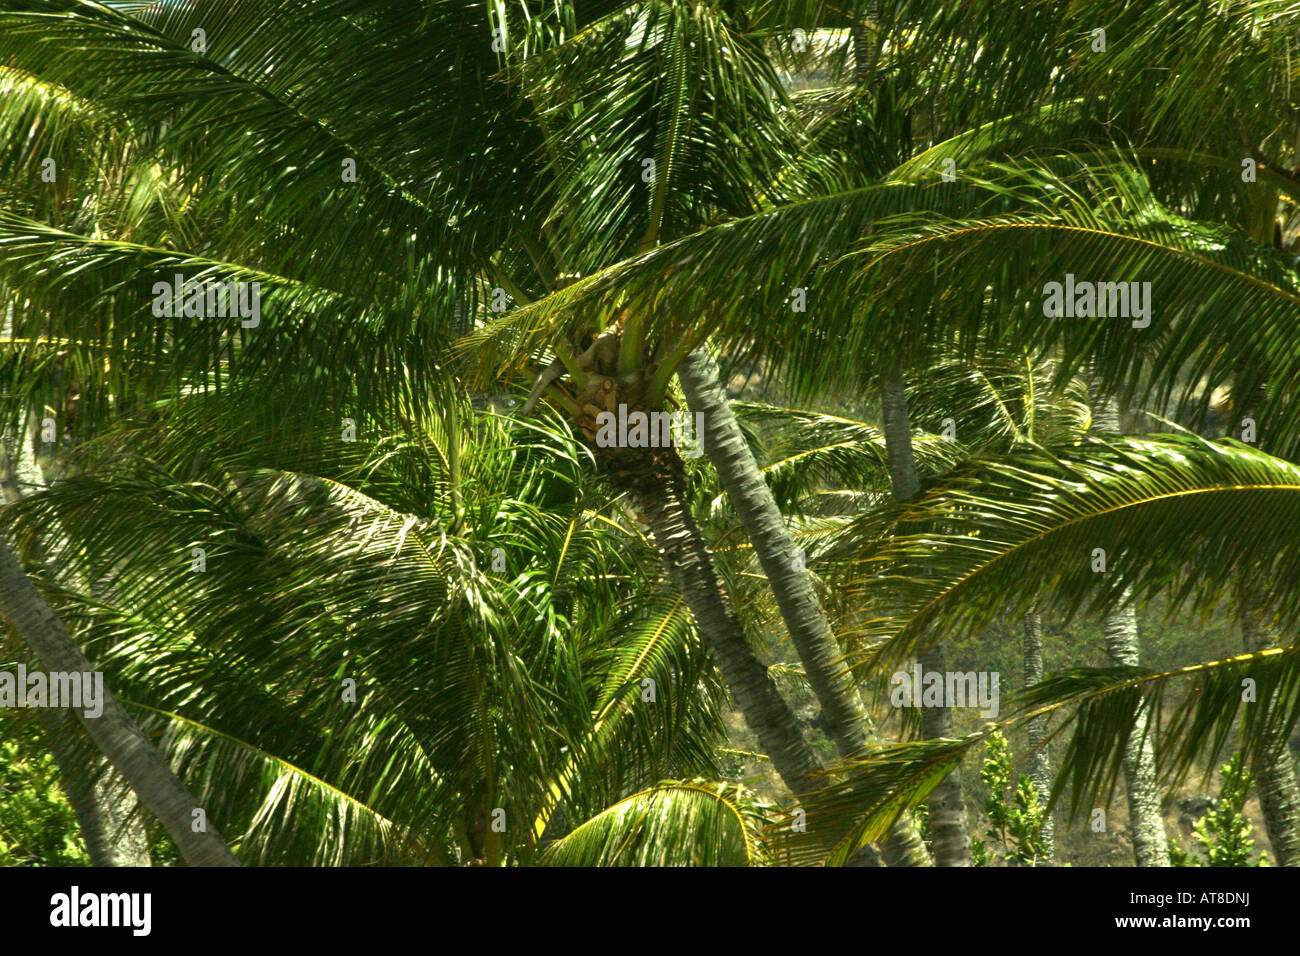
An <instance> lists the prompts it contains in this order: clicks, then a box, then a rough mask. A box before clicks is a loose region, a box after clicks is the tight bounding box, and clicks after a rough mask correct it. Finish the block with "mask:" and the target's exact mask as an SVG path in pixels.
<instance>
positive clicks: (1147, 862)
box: [1094, 400, 1170, 866]
mask: <svg viewBox="0 0 1300 956" xmlns="http://www.w3.org/2000/svg"><path fill="white" fill-rule="evenodd" d="M1094 426H1095V427H1096V428H1097V429H1098V430H1100V431H1109V432H1118V431H1119V430H1120V423H1119V407H1118V406H1117V405H1116V404H1115V402H1114V400H1111V401H1108V402H1106V403H1105V405H1103V406H1102V407H1101V408H1099V409H1098V410H1097V411H1096V412H1095V413H1094ZM1127 598H1128V593H1127V592H1125V595H1124V599H1125V600H1127ZM1101 630H1102V634H1103V635H1104V636H1105V638H1106V653H1107V654H1108V655H1110V659H1111V660H1112V661H1114V662H1115V663H1116V664H1126V665H1129V666H1136V665H1137V664H1138V663H1139V662H1140V660H1141V642H1140V641H1139V639H1138V623H1137V611H1135V610H1134V609H1133V607H1132V606H1125V607H1123V608H1121V609H1119V610H1116V611H1112V612H1111V613H1109V614H1107V615H1106V617H1105V619H1104V620H1103V621H1102V626H1101ZM1150 723H1151V719H1150V714H1149V713H1148V712H1147V711H1146V710H1145V709H1143V710H1141V711H1140V712H1139V713H1138V717H1137V720H1136V721H1135V722H1134V725H1133V732H1132V734H1131V735H1130V736H1129V739H1128V741H1127V743H1126V744H1125V746H1124V786H1125V789H1126V790H1127V791H1128V816H1129V829H1130V830H1131V831H1132V835H1133V856H1134V858H1135V859H1136V861H1137V865H1138V866H1169V865H1170V863H1169V839H1168V837H1167V836H1166V835H1165V821H1164V816H1163V815H1162V814H1161V813H1160V791H1159V789H1158V787H1157V786H1156V758H1155V748H1154V746H1153V744H1152V742H1151V737H1150V734H1149V728H1150Z"/></svg>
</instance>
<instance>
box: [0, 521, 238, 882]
mask: <svg viewBox="0 0 1300 956" xmlns="http://www.w3.org/2000/svg"><path fill="white" fill-rule="evenodd" d="M0 614H3V615H4V616H5V617H7V618H8V619H9V620H10V621H11V622H12V623H13V625H14V627H15V628H17V630H18V633H19V634H21V635H22V636H23V638H24V639H25V640H26V641H27V643H28V645H29V646H30V647H31V649H32V650H33V651H34V652H35V654H36V656H37V657H39V658H40V660H41V664H42V665H43V666H44V667H45V669H46V670H47V671H64V672H87V671H93V670H94V668H92V667H91V664H90V661H88V660H87V659H86V656H85V655H84V654H83V653H82V652H81V648H79V647H78V646H77V643H76V642H75V641H74V640H73V639H72V636H71V635H70V634H69V633H68V630H67V628H66V627H64V625H63V622H62V621H61V620H60V619H59V616H58V615H57V614H55V613H54V610H53V608H51V607H50V606H49V605H48V604H47V603H46V602H45V599H44V598H43V597H41V595H40V592H39V591H37V590H36V586H35V585H33V584H32V582H31V581H30V580H28V578H27V575H26V573H24V571H23V569H22V566H21V565H19V563H18V561H17V559H16V558H14V556H13V553H12V552H11V551H10V550H9V547H8V545H6V544H5V543H4V542H3V541H0ZM75 716H76V719H77V720H80V721H81V722H82V725H83V726H84V727H85V728H86V732H87V733H88V734H90V738H91V740H93V741H94V742H95V745H96V746H97V747H99V749H100V751H102V752H103V754H104V756H105V757H106V758H107V759H108V761H109V763H111V764H112V765H113V767H114V768H115V769H116V770H117V771H118V772H119V773H121V774H122V776H123V777H124V778H125V780H126V782H127V783H128V784H129V785H130V787H131V789H132V790H134V791H135V794H136V796H137V797H138V798H139V800H140V802H141V803H143V804H144V805H145V807H147V808H148V809H149V810H150V812H152V813H153V814H154V815H155V816H156V817H157V818H158V820H159V822H161V823H162V825H163V827H165V828H166V830H167V833H168V834H169V835H170V836H171V838H172V839H173V840H174V841H175V842H176V846H177V848H178V849H179V850H180V852H181V855H182V856H183V857H184V858H185V862H186V863H188V864H189V865H190V866H238V865H239V863H238V861H237V860H236V859H235V857H234V855H233V854H231V852H230V850H229V849H228V848H227V847H226V845H225V843H224V842H222V839H221V835H220V834H219V833H218V832H217V830H216V827H214V826H213V825H212V824H211V823H207V824H206V827H205V831H204V832H197V833H196V832H195V831H194V829H193V827H192V823H193V821H194V819H195V818H194V816H193V812H192V811H194V810H196V809H198V806H199V805H198V801H196V800H195V799H194V797H193V796H191V795H190V793H189V791H188V790H186V789H185V786H184V784H182V783H181V782H180V780H178V779H177V778H176V775H175V774H174V773H172V770H171V767H169V766H168V765H167V762H166V761H165V760H164V759H163V757H162V755H161V754H160V753H159V752H158V751H157V750H156V749H155V748H154V747H153V745H152V744H150V743H149V741H148V740H147V739H146V738H145V736H144V734H143V733H141V732H140V729H139V728H138V727H136V726H135V723H134V722H133V721H132V720H131V718H130V716H129V715H128V714H127V712H126V711H125V710H124V709H123V707H122V705H121V704H120V703H118V700H117V698H116V697H114V696H113V694H112V692H111V691H109V690H108V688H105V689H104V700H103V713H102V714H100V716H98V717H86V716H85V715H84V712H83V711H81V710H77V711H76V712H75Z"/></svg>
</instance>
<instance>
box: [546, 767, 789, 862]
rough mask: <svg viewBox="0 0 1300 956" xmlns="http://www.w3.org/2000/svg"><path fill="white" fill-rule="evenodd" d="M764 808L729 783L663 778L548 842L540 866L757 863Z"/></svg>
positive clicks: (759, 856)
mask: <svg viewBox="0 0 1300 956" xmlns="http://www.w3.org/2000/svg"><path fill="white" fill-rule="evenodd" d="M765 815H766V808H765V807H764V806H763V805H761V804H758V803H757V802H756V801H755V800H754V799H753V797H752V796H749V795H747V794H746V793H744V792H743V791H741V790H739V789H738V788H737V787H735V786H733V785H729V784H719V783H709V782H707V781H703V780H698V781H696V780H690V781H663V782H661V783H659V784H657V785H656V786H654V787H652V788H650V789H648V790H643V791H641V792H639V793H634V794H632V795H631V796H630V797H627V798H625V799H623V800H622V801H620V802H619V803H616V804H614V805H613V806H612V807H610V808H608V809H607V810H604V811H603V812H601V813H600V814H598V815H597V816H595V817H593V818H592V819H590V820H587V821H586V822H585V823H582V824H581V825H579V826H578V827H577V828H575V829H574V830H573V831H571V832H570V833H568V834H566V835H565V836H564V837H562V838H561V839H559V840H557V841H556V842H555V843H552V844H551V845H550V846H548V847H547V848H546V849H545V850H544V851H543V852H542V855H541V857H540V858H539V862H540V863H541V864H542V865H543V866H757V865H761V863H762V860H763V857H762V852H761V846H760V842H759V831H760V829H761V827H762V826H763V824H764V823H765V819H764V818H765Z"/></svg>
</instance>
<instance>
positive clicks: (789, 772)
mask: <svg viewBox="0 0 1300 956" xmlns="http://www.w3.org/2000/svg"><path fill="white" fill-rule="evenodd" d="M596 451H597V455H598V460H599V461H600V463H601V466H602V467H603V468H604V470H605V471H606V473H607V474H608V475H609V477H610V480H611V481H612V482H613V484H614V486H615V487H616V488H618V489H619V490H620V491H624V492H626V493H627V495H628V497H629V498H630V500H631V502H632V505H633V507H634V508H635V509H636V510H637V512H638V513H639V514H640V516H641V518H642V519H643V520H644V521H645V522H646V523H647V524H648V525H649V526H650V532H651V534H652V536H653V537H654V541H655V545H656V546H657V547H658V548H659V552H660V555H661V556H662V558H663V562H664V565H665V567H666V568H667V569H668V573H669V575H670V576H671V578H672V580H673V583H674V584H675V585H676V586H677V589H678V590H679V591H680V592H681V594H682V597H683V598H684V599H685V600H686V604H687V606H688V607H690V609H691V615H692V616H693V617H694V618H695V624H696V627H698V628H699V631H700V635H701V636H702V637H703V638H704V640H705V643H707V644H708V646H709V649H710V650H711V651H712V653H713V659H714V662H715V663H716V664H717V666H718V670H719V671H721V673H722V678H723V680H724V681H725V682H726V684H727V687H728V688H729V689H730V691H731V696H732V698H733V699H734V700H735V702H736V706H737V707H739V708H740V711H741V713H742V714H743V715H744V717H745V723H746V724H747V725H748V727H749V729H750V730H751V731H752V732H753V733H754V736H755V737H757V738H758V744H759V746H760V747H761V748H762V749H763V752H764V753H766V754H767V755H768V757H769V758H771V760H772V765H773V766H774V767H775V768H776V771H777V773H778V774H780V775H781V779H782V780H784V781H785V784H786V786H788V787H789V788H790V790H791V791H792V792H793V793H795V794H796V795H802V794H807V793H810V792H811V791H813V790H815V789H816V788H817V786H818V781H817V779H816V777H815V774H816V772H817V771H818V770H820V769H821V765H820V763H819V762H818V760H817V757H816V755H815V754H814V753H813V752H812V748H811V747H809V746H808V742H807V741H806V740H805V739H804V737H803V733H802V732H801V731H800V729H799V725H798V723H797V722H796V721H795V717H794V713H793V712H792V711H791V710H790V707H789V705H788V704H787V703H786V702H785V699H784V698H782V697H781V695H780V693H779V692H778V691H777V688H776V684H775V683H773V681H772V678H771V677H770V676H768V673H767V668H766V667H765V666H764V665H763V664H762V663H760V662H759V660H758V658H757V657H755V656H754V652H753V650H752V649H751V648H750V646H749V641H748V639H747V638H746V637H745V631H744V628H743V627H741V624H740V621H739V620H738V619H737V618H736V615H735V613H734V612H733V611H732V609H731V606H730V604H729V603H728V602H727V599H726V596H725V595H724V594H723V592H722V587H721V585H720V584H719V582H718V577H717V573H716V571H715V570H714V567H713V558H712V555H710V554H709V550H708V547H707V546H706V544H705V541H704V536H703V535H702V534H701V533H700V529H699V526H698V525H697V524H696V522H695V518H694V516H693V515H692V514H691V512H690V509H689V507H688V505H687V498H686V493H685V489H686V483H685V478H686V475H685V469H684V468H683V466H682V460H681V458H680V457H678V455H677V452H676V450H675V449H673V448H666V449H648V448H647V449H621V448H597V449H596Z"/></svg>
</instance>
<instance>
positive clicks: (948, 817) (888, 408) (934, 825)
mask: <svg viewBox="0 0 1300 956" xmlns="http://www.w3.org/2000/svg"><path fill="white" fill-rule="evenodd" d="M880 405H881V417H882V419H883V422H882V424H883V427H884V433H885V456H886V458H887V460H888V463H889V479H890V484H891V486H892V489H893V495H894V500H895V501H900V502H901V501H910V500H911V499H913V498H915V497H916V496H917V494H918V493H919V492H920V490H921V479H920V475H919V473H918V471H917V467H916V456H915V454H914V453H913V451H912V429H911V425H910V424H909V422H908V417H907V392H906V385H905V383H904V380H903V370H902V368H901V366H899V365H898V364H897V363H895V364H894V365H893V366H892V368H890V370H889V371H888V372H887V373H886V375H885V377H884V380H883V382H882V383H881V388H880ZM918 660H919V662H920V664H921V669H922V673H930V672H938V673H944V671H945V662H944V652H943V645H942V644H941V643H940V642H939V641H934V642H933V643H931V644H930V646H929V647H928V648H927V649H926V650H925V651H923V652H922V653H921V655H920V656H919V658H918ZM921 727H922V732H923V733H924V734H925V736H926V737H927V738H928V739H935V738H941V737H951V736H952V734H953V721H952V711H951V710H950V709H949V708H948V707H922V708H921ZM929 808H930V835H931V842H932V843H933V845H934V863H935V866H970V865H971V857H970V834H969V832H968V831H967V828H966V806H965V803H964V801H963V799H962V794H961V765H960V764H958V765H957V767H955V768H953V771H952V772H951V773H949V774H948V776H946V777H944V778H943V780H942V781H941V782H940V783H939V785H938V786H937V787H935V788H934V790H933V791H932V792H931V794H930V801H929Z"/></svg>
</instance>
